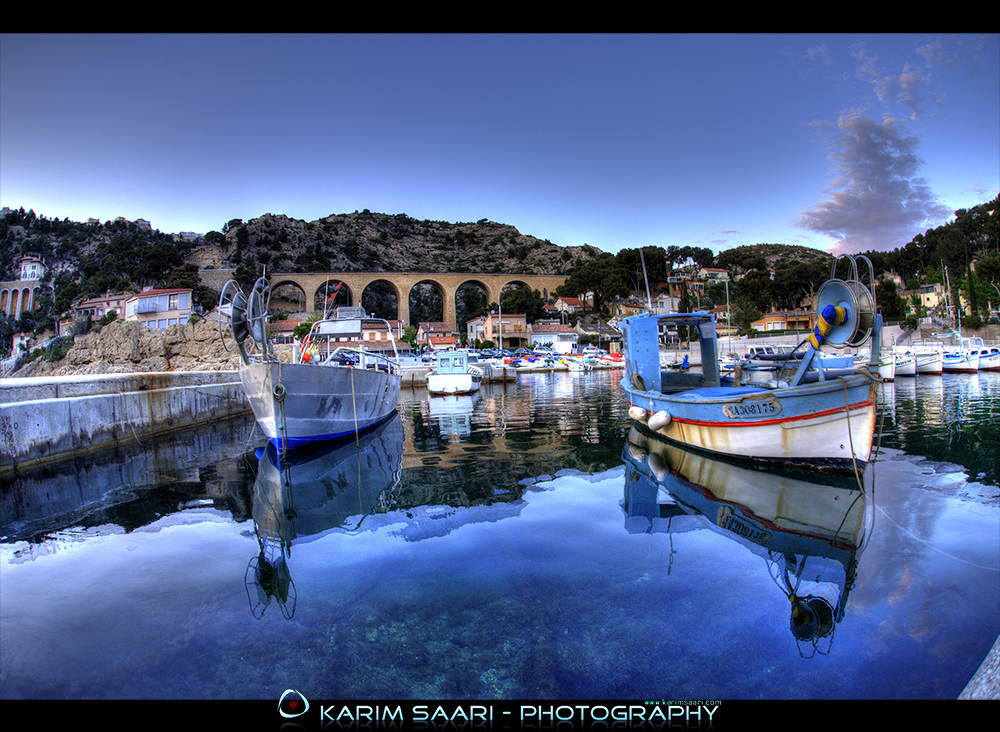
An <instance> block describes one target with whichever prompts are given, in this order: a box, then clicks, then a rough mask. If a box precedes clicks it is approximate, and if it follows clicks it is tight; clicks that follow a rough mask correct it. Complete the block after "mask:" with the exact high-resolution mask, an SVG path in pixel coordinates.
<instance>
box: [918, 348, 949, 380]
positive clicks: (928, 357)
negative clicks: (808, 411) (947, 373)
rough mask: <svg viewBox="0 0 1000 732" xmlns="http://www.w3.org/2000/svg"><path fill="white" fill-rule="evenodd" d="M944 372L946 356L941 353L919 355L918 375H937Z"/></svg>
mask: <svg viewBox="0 0 1000 732" xmlns="http://www.w3.org/2000/svg"><path fill="white" fill-rule="evenodd" d="M943 372H944V356H942V355H941V354H940V353H928V354H921V353H918V354H917V373H918V374H937V375H940V374H941V373H943Z"/></svg>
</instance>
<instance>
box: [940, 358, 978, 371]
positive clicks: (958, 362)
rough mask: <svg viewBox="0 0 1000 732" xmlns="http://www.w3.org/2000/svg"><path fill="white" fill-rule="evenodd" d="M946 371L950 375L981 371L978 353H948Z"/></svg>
mask: <svg viewBox="0 0 1000 732" xmlns="http://www.w3.org/2000/svg"><path fill="white" fill-rule="evenodd" d="M943 366H944V370H945V371H946V372H949V373H961V374H972V373H975V372H977V371H979V354H978V353H960V354H954V353H946V354H945V355H944V364H943Z"/></svg>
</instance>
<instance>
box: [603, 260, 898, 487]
mask: <svg viewBox="0 0 1000 732" xmlns="http://www.w3.org/2000/svg"><path fill="white" fill-rule="evenodd" d="M845 256H847V255H845ZM847 258H848V259H849V261H850V264H851V272H852V274H853V275H854V276H853V278H852V279H850V280H849V281H843V280H839V279H834V277H833V275H834V272H831V279H830V280H828V281H827V282H826V283H824V285H823V286H822V287H821V288H820V292H819V298H820V299H819V302H820V308H819V310H820V313H821V316H820V321H819V324H818V325H817V327H816V332H815V333H814V334H813V335H812V336H810V337H809V338H808V339H807V340H806V341H804V343H807V344H808V345H807V350H806V352H805V355H804V357H803V358H802V359H801V360H800V361H798V362H796V364H795V373H794V374H791V375H790V376H789V378H788V379H787V380H785V379H780V380H773V381H772V382H769V383H767V384H757V385H742V384H740V381H739V376H736V378H733V377H721V376H720V372H719V366H718V343H717V336H716V330H715V318H714V316H713V315H712V314H711V313H707V312H693V313H673V314H668V315H655V314H643V315H635V316H632V317H629V318H625V319H624V320H622V321H621V326H622V333H623V345H624V351H625V369H626V373H625V376H624V378H622V380H621V386H622V388H623V390H624V391H625V393H626V396H627V398H628V401H629V403H630V405H631V408H630V410H629V416H630V417H631V418H632V419H633V421H635V422H636V423H638V424H641V425H642V426H643V428H645V429H647V430H648V431H649V432H650V433H651V434H655V435H658V436H660V437H661V438H663V439H666V440H668V441H672V442H675V443H677V444H680V445H683V446H686V447H689V448H694V449H697V450H701V451H704V452H706V453H709V454H713V455H717V456H720V457H724V458H730V459H737V460H743V461H748V462H753V463H762V464H770V465H780V466H805V467H810V468H813V469H816V470H822V471H829V472H858V471H862V470H864V467H865V466H866V464H867V462H868V460H869V458H870V456H871V448H872V441H873V436H874V431H875V422H876V398H875V389H876V385H877V384H878V382H879V377H878V376H877V374H876V373H875V372H876V370H877V366H878V361H877V360H875V361H871V362H869V364H868V365H867V367H862V368H856V369H852V370H851V371H850V372H848V373H835V374H834V375H828V374H827V373H826V371H825V370H824V368H823V366H822V364H821V363H820V360H819V359H818V358H816V357H817V355H818V354H819V352H820V351H819V349H820V346H821V344H822V343H823V342H826V343H828V344H830V345H833V346H837V347H841V346H845V347H858V346H861V345H863V344H864V343H866V342H867V341H868V340H869V339H870V340H871V342H872V345H871V353H873V354H878V353H880V345H881V328H882V318H881V316H880V315H879V314H877V311H876V308H875V296H874V287H873V286H865V285H864V284H862V283H861V282H860V281H859V280H858V279H857V261H856V259H855V258H854V257H851V256H847ZM860 258H861V259H864V260H865V261H866V262H868V267H869V272H870V273H871V272H872V270H873V268H872V265H871V262H870V261H868V259H867V258H866V257H860ZM836 264H837V262H836V261H835V262H834V265H833V267H834V271H835V268H836ZM873 281H874V276H872V275H871V274H870V276H869V282H873ZM664 324H665V325H667V326H668V330H670V329H676V328H677V327H680V326H691V327H692V328H695V329H697V332H698V342H699V344H700V347H701V363H702V373H700V374H698V373H690V372H686V371H682V372H679V373H678V372H674V371H672V370H670V369H662V368H661V366H660V344H659V334H660V332H661V326H662V325H664ZM876 359H877V356H876Z"/></svg>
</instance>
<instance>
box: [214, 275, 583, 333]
mask: <svg viewBox="0 0 1000 732" xmlns="http://www.w3.org/2000/svg"><path fill="white" fill-rule="evenodd" d="M210 272H213V270H203V271H202V272H201V275H202V278H203V279H204V276H205V275H207V274H209V273H210ZM214 272H221V270H214ZM269 280H270V283H271V291H272V292H273V291H274V290H276V289H278V288H279V287H281V286H283V285H293V286H295V287H297V288H299V289H300V290H301V291H302V293H303V294H304V295H305V302H306V309H307V310H309V311H311V310H312V309H313V307H314V304H315V303H316V302H317V300H320V301H321V298H322V296H323V293H324V291H325V288H326V283H327V281H329V282H330V284H331V289H332V286H333V285H334V284H335V283H337V282H343V283H344V284H343V285H342V286H341V290H344V289H345V288H346V289H347V293H348V295H349V296H350V304H351V305H360V304H361V296H362V294H363V293H364V291H365V288H367V287H368V286H369V285H371V284H373V283H375V282H386V283H388V284H389V285H391V286H392V288H393V290H394V291H395V293H396V302H397V304H398V308H397V312H396V319H397V320H401V321H403V322H404V323H409V322H410V290H412V289H413V288H414V287H416V286H417V285H419V284H424V283H428V284H432V285H435V286H436V287H437V288H438V289H439V290H440V291H441V293H442V294H443V296H444V298H443V299H444V322H446V323H447V324H448V325H449V326H450V327H451V328H452V329H457V325H458V317H457V315H456V313H455V300H456V297H457V295H458V288H459V287H460V286H462V285H465V284H469V285H475V286H478V287H481V288H482V289H483V291H484V292H485V293H486V302H499V301H500V291H501V290H502V289H503V288H504V287H506V286H507V285H518V286H519V285H524V286H526V287H530V288H531V289H532V290H538V291H539V292H540V293H542V298H544V299H547V298H548V297H549V296H550V295H551V294H552V292H553V291H554V290H555V289H556V288H557V287H559V285H561V284H563V283H564V282H565V281H566V278H565V277H563V276H560V275H526V274H525V275H504V274H470V273H452V272H330V273H325V272H322V273H315V272H312V273H298V274H295V273H288V272H275V273H272V274H270V275H269ZM222 284H223V283H219V284H218V285H213V286H215V287H217V288H219V289H221V286H222Z"/></svg>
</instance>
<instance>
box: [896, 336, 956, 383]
mask: <svg viewBox="0 0 1000 732" xmlns="http://www.w3.org/2000/svg"><path fill="white" fill-rule="evenodd" d="M894 350H895V352H896V356H897V357H906V358H912V359H913V368H912V371H911V369H910V368H909V366H907V367H906V368H905V369H903V370H902V371H901V369H900V364H899V363H898V362H897V365H896V375H897V376H916V375H917V374H941V373H942V372H943V371H944V350H943V349H942V347H941V344H940V343H927V342H926V341H915V342H914V343H912V344H910V345H897V346H896V347H895V349H894Z"/></svg>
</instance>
